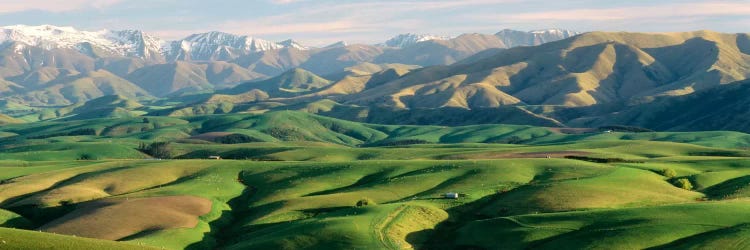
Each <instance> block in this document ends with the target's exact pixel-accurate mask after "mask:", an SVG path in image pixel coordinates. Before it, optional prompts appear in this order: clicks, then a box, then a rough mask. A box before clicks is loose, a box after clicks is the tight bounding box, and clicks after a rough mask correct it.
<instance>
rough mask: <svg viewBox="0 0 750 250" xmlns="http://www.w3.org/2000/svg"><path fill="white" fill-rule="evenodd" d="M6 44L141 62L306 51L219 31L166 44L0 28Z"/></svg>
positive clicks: (144, 37)
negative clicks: (230, 53)
mask: <svg viewBox="0 0 750 250" xmlns="http://www.w3.org/2000/svg"><path fill="white" fill-rule="evenodd" d="M6 42H16V43H20V44H24V45H28V46H35V47H41V48H44V49H73V50H77V51H79V52H81V53H85V54H89V55H93V54H97V55H98V56H127V57H140V58H144V59H156V58H168V59H175V58H182V57H184V56H185V55H186V54H190V57H189V58H190V59H194V60H204V59H210V58H213V57H215V55H214V54H215V53H217V51H241V52H242V53H245V54H246V53H254V52H261V51H266V50H274V49H281V48H285V47H294V48H297V49H307V47H305V46H303V45H301V44H299V43H297V42H296V41H293V40H287V41H284V42H280V43H276V42H271V41H267V40H263V39H257V38H253V37H249V36H240V35H234V34H229V33H224V32H218V31H212V32H207V33H200V34H193V35H190V36H188V37H186V38H184V39H181V40H176V41H166V40H162V39H160V38H158V37H155V36H151V35H148V34H145V33H144V32H142V31H140V30H99V31H82V30H77V29H75V28H73V27H58V26H53V25H39V26H27V25H13V26H5V27H0V43H6ZM183 59H186V58H183Z"/></svg>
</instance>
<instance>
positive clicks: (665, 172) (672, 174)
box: [661, 168, 677, 178]
mask: <svg viewBox="0 0 750 250" xmlns="http://www.w3.org/2000/svg"><path fill="white" fill-rule="evenodd" d="M661 175H663V176H664V177H667V178H672V177H675V176H677V171H674V169H671V168H665V169H662V170H661Z"/></svg>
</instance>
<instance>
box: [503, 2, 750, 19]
mask: <svg viewBox="0 0 750 250" xmlns="http://www.w3.org/2000/svg"><path fill="white" fill-rule="evenodd" d="M721 15H724V16H734V15H745V16H747V15H750V3H747V2H744V1H741V2H740V1H738V2H707V3H684V4H681V3H672V4H665V5H655V6H637V7H621V8H602V9H571V10H559V11H542V12H527V13H520V14H515V15H506V16H502V17H503V18H507V19H508V20H515V21H519V20H521V21H540V20H559V21H576V20H586V21H613V20H628V19H664V20H668V19H669V18H670V17H701V16H721Z"/></svg>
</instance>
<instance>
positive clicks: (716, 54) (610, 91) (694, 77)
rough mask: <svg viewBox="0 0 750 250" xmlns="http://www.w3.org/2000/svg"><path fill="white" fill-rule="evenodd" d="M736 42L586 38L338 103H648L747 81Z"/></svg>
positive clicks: (430, 72) (705, 35)
mask: <svg viewBox="0 0 750 250" xmlns="http://www.w3.org/2000/svg"><path fill="white" fill-rule="evenodd" d="M741 37H744V35H737V34H722V33H716V32H710V31H698V32H685V33H666V34H646V33H606V32H591V33H586V34H582V35H579V36H575V37H572V38H569V39H565V40H561V41H557V42H551V43H546V44H543V45H540V46H536V47H517V48H512V49H508V50H503V51H499V52H497V53H496V54H494V55H491V56H487V57H485V58H482V59H478V60H473V61H470V62H467V63H461V64H456V65H451V66H440V67H432V68H428V69H424V70H420V71H419V72H415V73H412V74H409V75H407V76H405V77H403V78H400V79H398V80H396V81H392V82H389V83H386V84H383V85H381V86H379V87H376V88H372V89H369V90H366V91H363V92H362V93H358V94H356V95H352V96H350V97H347V98H345V99H343V100H344V101H347V102H350V103H353V104H359V105H370V104H374V103H381V105H383V104H384V105H388V106H394V107H423V108H424V107H441V106H459V107H465V108H473V107H486V106H489V107H493V106H498V105H507V104H519V103H525V104H531V105H563V106H572V107H576V106H592V105H598V104H618V103H619V104H624V103H638V102H648V101H649V100H652V99H653V98H654V97H657V96H663V95H684V94H688V93H692V92H695V91H701V90H704V89H708V88H711V87H714V86H718V85H720V84H724V83H730V82H734V81H737V80H742V79H745V78H747V76H748V75H750V55H748V54H744V53H742V50H741V49H740V46H739V45H738V43H737V41H738V39H739V40H741ZM739 44H742V43H741V42H740V43H739ZM480 89H481V90H482V91H478V90H480ZM471 90H477V91H473V92H472V91H471ZM462 93H483V94H484V93H487V95H488V96H492V98H490V99H489V100H488V99H487V98H488V97H482V96H481V95H480V97H479V98H480V100H482V101H480V102H478V103H476V104H472V103H471V102H467V101H465V100H464V99H466V98H470V96H467V95H465V94H462ZM509 97H513V98H509ZM514 99H517V100H514ZM383 100H385V102H384V103H383ZM410 100H420V102H418V103H413V102H412V101H410ZM424 100H432V101H429V102H426V101H424Z"/></svg>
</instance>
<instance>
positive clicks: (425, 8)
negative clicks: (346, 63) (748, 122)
mask: <svg viewBox="0 0 750 250" xmlns="http://www.w3.org/2000/svg"><path fill="white" fill-rule="evenodd" d="M14 24H27V25H40V24H52V25H58V26H73V27H76V28H79V29H84V30H99V29H140V30H144V31H147V32H149V33H152V34H154V35H157V36H160V37H163V38H166V39H176V38H182V37H184V36H187V35H189V34H192V33H198V32H206V31H212V30H220V31H226V32H230V33H235V34H244V35H252V36H255V37H260V38H264V39H269V40H276V41H281V40H285V39H287V38H294V39H296V40H299V41H301V42H302V43H303V44H308V45H324V44H328V43H333V42H336V41H340V40H344V41H347V42H350V43H378V42H382V41H383V40H385V39H387V38H389V37H392V36H394V35H396V34H400V33H408V32H411V33H431V34H437V35H453V36H455V35H458V34H461V33H472V32H479V33H495V32H497V31H499V30H501V29H504V28H512V29H519V30H533V29H544V28H550V27H559V28H566V29H572V30H578V31H592V30H605V31H644V32H663V31H689V30H700V29H710V30H717V31H722V32H733V33H734V32H750V0H742V1H728V0H722V1H705V0H704V1H692V0H682V1H681V0H664V1H641V0H631V1H592V0H569V1H559V0H558V1H543V0H530V1H520V0H451V1H444V0H426V1H413V0H412V1H389V0H384V1H362V0H350V1H340V0H250V1H248V0H226V1H205V0H62V1H60V0H2V1H0V25H3V26H4V25H14Z"/></svg>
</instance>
